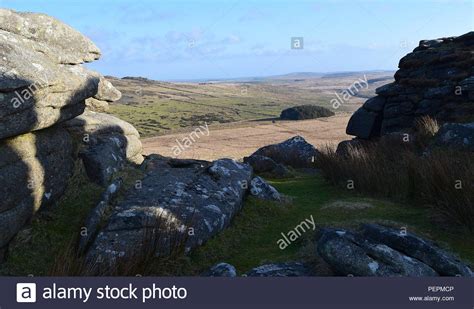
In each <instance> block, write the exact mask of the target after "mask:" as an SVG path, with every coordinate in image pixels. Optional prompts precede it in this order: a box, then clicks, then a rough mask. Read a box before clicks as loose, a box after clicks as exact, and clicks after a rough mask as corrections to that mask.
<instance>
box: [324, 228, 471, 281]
mask: <svg viewBox="0 0 474 309" xmlns="http://www.w3.org/2000/svg"><path fill="white" fill-rule="evenodd" d="M317 252H318V254H319V255H320V256H321V257H322V258H323V259H324V260H325V261H326V262H327V263H328V264H329V265H330V266H331V268H332V269H333V271H334V272H335V273H337V274H339V275H345V276H347V275H353V276H384V277H396V276H408V277H427V276H467V277H472V276H473V272H472V271H471V270H470V269H469V267H468V266H466V265H465V264H463V263H462V262H460V261H459V260H458V259H457V258H455V257H454V256H453V255H451V254H449V253H448V252H446V251H444V250H442V249H440V248H439V247H437V246H436V245H435V244H433V243H431V242H430V241H428V240H425V239H422V238H420V237H418V236H416V235H414V234H412V233H409V232H406V231H405V230H394V229H391V228H387V227H383V226H380V225H375V224H366V225H363V226H362V232H361V233H356V232H352V231H348V230H343V229H323V230H322V232H321V237H320V238H319V240H318V243H317Z"/></svg>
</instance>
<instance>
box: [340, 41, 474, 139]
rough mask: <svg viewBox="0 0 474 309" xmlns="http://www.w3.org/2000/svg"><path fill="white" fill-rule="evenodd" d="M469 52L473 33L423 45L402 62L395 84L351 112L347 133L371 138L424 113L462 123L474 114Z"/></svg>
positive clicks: (402, 128)
mask: <svg viewBox="0 0 474 309" xmlns="http://www.w3.org/2000/svg"><path fill="white" fill-rule="evenodd" d="M473 49H474V32H469V33H466V34H464V35H462V36H459V37H450V38H442V39H437V40H429V41H421V42H420V44H419V46H418V47H417V48H415V49H414V50H413V52H412V53H409V54H408V55H406V56H405V57H403V58H402V59H401V60H400V63H399V70H398V71H397V72H396V73H395V82H393V83H391V84H387V85H384V86H382V87H379V88H377V90H376V93H377V96H376V97H374V98H371V99H369V100H367V101H366V102H365V104H364V105H363V106H362V107H361V108H360V109H359V110H357V111H356V112H355V113H354V115H353V116H352V117H351V119H350V121H349V123H348V125H347V129H346V131H347V134H349V135H354V136H357V137H359V138H363V139H370V138H373V137H377V136H381V135H386V134H389V133H393V132H399V131H406V130H410V129H412V128H413V127H414V124H415V120H416V119H417V118H418V117H421V116H424V115H428V116H430V117H432V118H435V119H437V120H438V121H440V122H457V121H465V120H466V119H465V117H466V116H467V115H472V114H473V113H474V104H473V103H474V71H473V68H474V57H473V56H472V51H473ZM471 120H472V119H471Z"/></svg>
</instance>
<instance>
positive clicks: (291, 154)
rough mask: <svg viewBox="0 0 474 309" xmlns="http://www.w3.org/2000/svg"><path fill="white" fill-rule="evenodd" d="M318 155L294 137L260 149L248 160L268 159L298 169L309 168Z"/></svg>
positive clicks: (299, 137) (314, 150)
mask: <svg viewBox="0 0 474 309" xmlns="http://www.w3.org/2000/svg"><path fill="white" fill-rule="evenodd" d="M318 153H319V152H318V151H317V150H316V148H314V146H313V145H311V144H309V143H308V142H306V141H305V139H304V138H302V137H301V136H295V137H292V138H290V139H288V140H286V141H284V142H281V143H279V144H273V145H268V146H265V147H262V148H260V149H258V150H257V151H256V152H254V153H253V154H252V155H251V156H250V158H251V157H253V156H263V157H268V158H270V159H272V160H273V161H275V162H276V163H280V164H284V165H288V166H292V167H296V168H298V167H311V166H312V163H313V162H314V157H315V156H317V155H318ZM247 160H249V159H247ZM250 160H251V159H250Z"/></svg>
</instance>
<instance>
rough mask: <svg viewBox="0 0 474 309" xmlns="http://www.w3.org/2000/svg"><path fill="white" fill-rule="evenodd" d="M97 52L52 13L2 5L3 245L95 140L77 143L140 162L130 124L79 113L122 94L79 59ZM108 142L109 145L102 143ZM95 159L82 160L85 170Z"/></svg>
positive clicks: (53, 194) (63, 182)
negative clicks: (88, 104)
mask: <svg viewBox="0 0 474 309" xmlns="http://www.w3.org/2000/svg"><path fill="white" fill-rule="evenodd" d="M99 56H100V51H99V49H98V48H97V47H96V46H95V45H94V44H93V43H92V42H91V41H90V40H89V39H88V38H86V37H85V36H83V35H82V34H80V33H79V32H77V31H76V30H74V29H72V28H71V27H69V26H67V25H65V24H63V23H62V22H60V21H59V20H56V19H55V18H52V17H50V16H47V15H44V14H36V13H20V12H15V11H12V10H7V9H0V200H1V201H2V202H1V203H0V248H3V247H4V246H5V245H6V244H7V243H8V242H9V240H10V239H11V238H12V237H13V236H14V235H15V233H17V232H18V230H19V229H20V228H21V227H22V225H23V224H25V223H26V222H28V220H29V219H30V218H31V217H32V215H33V214H34V213H35V212H36V211H37V210H38V209H40V208H41V207H44V206H45V205H48V204H53V203H54V202H56V201H57V200H58V199H59V198H60V197H61V196H62V194H63V192H64V191H65V188H66V186H67V184H68V182H69V179H70V177H71V175H72V173H73V168H74V165H75V161H76V160H77V153H78V149H77V146H78V145H80V144H82V142H84V141H86V140H88V141H92V142H91V143H90V144H88V145H87V147H84V145H81V147H80V152H81V155H82V153H86V152H87V151H89V152H93V153H95V157H94V156H89V157H93V158H94V159H96V160H98V158H97V157H98V156H101V157H102V158H101V159H102V160H103V161H105V160H107V158H108V157H110V156H113V155H114V154H116V153H120V152H122V153H123V155H122V156H121V157H120V156H117V161H120V159H122V161H133V162H138V163H139V162H141V160H142V157H141V143H140V141H139V139H138V138H139V137H138V133H137V132H136V130H135V129H134V128H133V127H131V125H130V124H127V123H125V122H123V121H120V120H118V119H116V118H114V117H112V118H110V116H107V115H100V114H94V115H93V116H91V113H92V112H87V114H85V115H83V116H79V115H81V114H83V112H84V110H85V107H86V101H87V100H92V99H94V100H105V101H113V100H117V99H118V98H119V97H120V92H118V91H117V90H116V89H115V88H113V86H112V85H111V84H110V83H109V82H108V81H107V80H105V79H104V78H103V77H102V76H101V75H100V74H99V73H96V72H93V71H91V70H88V69H86V68H85V67H83V66H82V64H83V63H85V62H90V61H93V60H96V59H98V58H99ZM78 116H79V118H76V117H78ZM74 118H75V119H74ZM71 119H72V120H71ZM66 123H69V124H68V125H66ZM91 123H93V124H91ZM86 137H87V139H86ZM112 143H114V144H115V145H116V147H115V148H114V149H112V148H111V147H109V148H108V149H107V150H104V148H107V147H106V146H104V145H110V144H112ZM111 152H112V153H111ZM84 156H86V155H84ZM89 161H93V160H89ZM89 161H88V162H89ZM92 165H93V164H89V165H87V164H86V169H87V170H88V171H89V172H91V171H92V169H93V168H91V166H92ZM100 166H101V168H103V170H110V169H111V170H112V171H113V170H114V168H116V169H117V168H118V167H116V166H112V164H102V165H100ZM111 166H112V167H111ZM110 167H111V168H110ZM108 168H109V169H108ZM99 170H100V171H102V169H99ZM106 176H109V175H108V174H107V175H106ZM105 179H106V180H107V181H108V180H110V178H108V177H105V176H103V177H102V180H103V183H105V182H106V180H105ZM2 250H3V251H4V249H2Z"/></svg>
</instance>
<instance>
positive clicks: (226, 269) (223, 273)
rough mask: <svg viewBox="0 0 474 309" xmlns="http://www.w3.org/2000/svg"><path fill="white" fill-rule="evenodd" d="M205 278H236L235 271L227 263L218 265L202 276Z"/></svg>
mask: <svg viewBox="0 0 474 309" xmlns="http://www.w3.org/2000/svg"><path fill="white" fill-rule="evenodd" d="M204 276H205V277H231V278H234V277H237V270H236V269H235V267H234V266H233V265H231V264H228V263H218V264H216V265H214V266H212V267H211V269H209V271H207V272H206V273H205V274H204Z"/></svg>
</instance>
